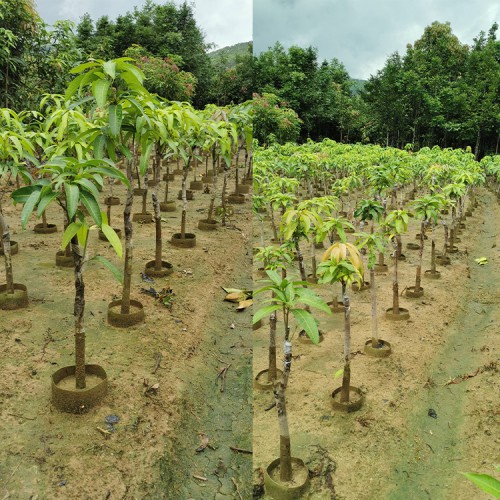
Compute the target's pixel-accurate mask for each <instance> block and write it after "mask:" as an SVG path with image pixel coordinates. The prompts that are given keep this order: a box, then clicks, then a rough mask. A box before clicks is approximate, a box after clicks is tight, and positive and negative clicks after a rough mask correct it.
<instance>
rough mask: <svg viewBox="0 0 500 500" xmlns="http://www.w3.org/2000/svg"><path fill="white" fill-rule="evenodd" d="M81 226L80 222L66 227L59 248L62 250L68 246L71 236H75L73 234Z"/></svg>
mask: <svg viewBox="0 0 500 500" xmlns="http://www.w3.org/2000/svg"><path fill="white" fill-rule="evenodd" d="M81 226H82V223H81V222H72V223H71V224H69V225H68V227H67V228H66V230H65V231H64V234H63V237H62V243H61V246H62V249H63V250H64V249H65V248H66V247H67V246H68V244H69V242H70V241H71V240H72V239H73V236H75V234H76V233H77V232H78V231H79V230H80V227H81Z"/></svg>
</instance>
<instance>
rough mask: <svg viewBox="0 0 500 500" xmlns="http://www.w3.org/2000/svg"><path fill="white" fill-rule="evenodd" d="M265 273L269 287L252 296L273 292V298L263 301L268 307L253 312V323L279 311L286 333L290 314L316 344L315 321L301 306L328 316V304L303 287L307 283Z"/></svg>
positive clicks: (317, 333)
mask: <svg viewBox="0 0 500 500" xmlns="http://www.w3.org/2000/svg"><path fill="white" fill-rule="evenodd" d="M266 273H267V275H268V277H269V280H267V282H268V283H269V285H267V286H264V287H263V288H260V289H259V290H257V291H255V292H254V294H255V295H256V294H259V293H262V292H265V291H271V292H273V296H272V298H270V299H266V300H265V301H264V302H269V303H270V305H267V306H264V307H262V308H260V309H259V310H257V311H256V312H255V314H254V317H253V322H254V323H257V322H258V321H259V320H260V319H262V318H264V317H265V316H268V315H269V314H271V313H272V312H273V311H278V310H280V309H281V310H282V311H283V314H284V321H285V329H286V331H287V330H288V327H289V325H288V318H289V315H290V314H292V315H293V317H294V318H295V320H296V321H297V324H298V326H299V327H300V328H301V329H302V330H304V331H305V332H306V334H307V335H308V336H309V338H310V339H311V341H312V342H313V343H314V344H318V343H319V331H318V325H317V323H316V320H315V319H314V316H313V315H312V314H311V313H310V312H309V311H306V310H305V309H302V308H301V306H302V305H307V306H309V307H312V308H315V309H318V310H320V311H323V312H325V313H328V314H329V313H331V311H330V308H329V306H328V304H326V302H325V301H324V300H323V299H321V298H320V297H318V296H317V295H316V294H315V293H314V292H313V291H312V290H310V289H309V288H305V287H304V285H307V283H304V282H302V281H291V280H290V279H288V278H281V277H280V276H279V275H278V273H276V272H275V271H272V270H267V271H266Z"/></svg>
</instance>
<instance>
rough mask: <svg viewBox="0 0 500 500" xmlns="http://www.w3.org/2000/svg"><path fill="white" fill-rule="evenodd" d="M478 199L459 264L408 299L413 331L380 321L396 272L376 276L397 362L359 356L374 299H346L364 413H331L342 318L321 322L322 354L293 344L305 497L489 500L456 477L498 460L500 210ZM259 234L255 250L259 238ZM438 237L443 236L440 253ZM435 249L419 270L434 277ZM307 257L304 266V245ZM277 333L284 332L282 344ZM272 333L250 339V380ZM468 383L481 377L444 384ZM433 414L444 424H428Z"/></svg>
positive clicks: (260, 397) (272, 426) (272, 418)
mask: <svg viewBox="0 0 500 500" xmlns="http://www.w3.org/2000/svg"><path fill="white" fill-rule="evenodd" d="M478 200H479V207H478V208H477V209H476V210H475V212H474V214H473V216H472V217H469V218H468V219H467V221H466V226H467V227H466V229H465V230H464V232H463V235H461V236H460V238H461V242H460V243H458V244H457V246H458V247H459V250H460V251H459V253H457V254H453V255H451V265H450V266H446V267H444V266H438V269H439V270H440V271H441V273H442V277H441V279H440V280H424V281H423V287H424V289H425V293H424V296H423V297H421V298H419V299H409V298H405V297H401V304H400V305H401V306H402V307H405V308H407V309H409V311H410V315H411V316H410V319H409V320H408V321H402V322H394V321H389V320H387V319H385V318H384V312H385V309H387V308H389V307H391V306H392V270H391V268H389V272H388V273H387V275H385V276H377V294H378V322H379V331H380V337H381V338H382V339H384V340H386V341H388V342H390V343H391V344H392V348H393V353H392V355H391V357H389V358H386V359H376V358H370V357H368V356H366V355H365V354H364V353H363V346H364V343H365V341H366V340H368V339H369V337H370V335H371V334H370V332H371V325H370V291H369V290H366V291H362V292H356V293H354V292H351V293H350V298H351V327H352V351H353V352H354V358H353V361H352V379H351V384H352V385H354V386H357V387H359V388H361V389H362V390H363V392H364V393H365V397H366V400H365V404H364V406H363V407H362V408H361V409H360V410H359V411H357V412H354V413H350V414H339V413H336V412H334V411H333V410H332V407H331V403H330V397H331V393H332V391H333V390H334V389H335V388H337V387H338V386H339V385H340V379H335V378H334V374H335V372H336V371H337V370H339V369H340V368H341V367H342V364H343V363H342V352H343V315H342V314H335V315H332V316H327V315H325V314H320V315H319V316H318V317H319V319H320V328H321V329H322V330H324V331H325V332H326V334H325V340H324V341H323V342H322V343H321V344H320V345H319V346H313V345H304V344H301V343H298V342H294V353H293V355H294V359H293V365H292V374H291V377H290V382H289V386H288V390H287V402H288V415H289V424H290V432H291V441H292V454H293V456H296V457H299V458H302V459H303V460H304V461H305V462H306V464H307V465H308V466H309V469H310V470H311V471H314V472H315V473H316V475H315V476H314V474H311V475H312V476H313V477H312V479H311V486H310V488H309V490H308V492H307V493H306V494H305V495H304V498H310V499H315V500H316V499H318V500H320V499H333V498H340V499H346V500H373V499H391V500H403V499H404V500H409V499H411V500H413V499H414V500H421V499H432V500H441V499H453V500H470V499H472V498H474V499H480V498H485V499H486V498H489V496H488V495H486V494H485V493H483V492H482V491H480V490H479V489H478V488H477V487H476V486H474V485H473V484H472V483H470V482H468V481H467V480H466V479H465V478H464V477H463V476H461V475H460V474H459V472H460V471H462V472H481V473H488V474H492V475H495V474H496V472H495V469H494V465H495V464H498V463H499V458H500V457H499V453H498V450H499V449H500V448H499V444H500V428H499V425H498V424H499V422H498V418H499V411H500V408H499V406H498V402H499V401H500V391H499V376H498V364H497V363H498V352H499V351H498V335H499V330H500V327H499V325H500V310H499V308H498V304H499V302H500V286H499V283H500V252H499V249H500V236H499V230H500V206H499V204H498V202H497V200H496V198H495V196H494V195H493V194H492V193H491V192H490V191H487V190H485V189H483V190H481V191H480V195H479V196H478ZM417 229H418V228H417V225H416V223H412V225H411V227H410V231H409V233H408V235H406V236H405V237H404V238H403V252H404V254H405V255H406V257H407V260H406V262H401V263H400V265H399V278H400V279H399V283H400V291H403V289H404V288H405V287H406V286H411V285H413V284H414V281H415V268H416V263H417V253H418V252H416V251H414V250H406V248H405V247H406V243H408V242H413V241H416V240H415V234H416V233H417V232H418V231H417ZM254 231H255V234H254V239H255V240H257V241H258V234H257V227H256V228H255V229H254ZM442 233H443V231H442V228H441V227H439V228H438V230H437V231H436V242H437V248H438V249H441V247H442V245H443V234H442ZM268 237H270V235H268ZM351 240H352V237H351ZM429 242H430V240H429V241H428V242H427V247H426V250H425V253H424V266H423V267H424V269H428V268H429V267H430V266H429V264H430V244H429ZM304 253H305V255H306V261H307V256H308V255H309V253H308V251H306V248H305V246H304ZM317 255H318V258H319V257H320V255H321V251H320V250H318V254H317ZM478 257H486V258H487V259H488V264H487V265H485V266H479V265H478V264H477V263H476V262H475V261H474V259H475V258H478ZM386 262H387V260H386ZM307 263H309V262H308V261H307ZM389 263H390V262H389ZM255 269H256V266H255V265H254V270H255ZM254 275H255V274H254ZM317 290H318V291H319V294H320V295H321V296H323V297H324V298H325V299H327V300H331V297H332V293H338V292H339V291H340V289H338V290H337V288H335V290H332V287H328V286H326V285H321V286H319V287H318V289H317ZM280 327H282V323H281V322H280V323H278V332H279V334H280V335H282V330H280V329H279V328H280ZM268 332H269V327H268V325H265V326H263V327H262V328H260V329H259V330H257V331H256V332H255V334H254V376H255V374H256V373H257V372H259V371H260V370H262V369H264V368H266V363H267V343H268ZM280 339H281V340H280V344H281V342H282V337H280ZM295 340H296V336H295ZM280 359H281V356H280ZM478 369H480V370H479V372H478V371H477V370H478ZM465 374H475V376H473V377H471V378H468V379H467V380H464V381H461V382H460V383H458V384H448V385H447V382H448V381H449V380H450V379H455V377H459V376H462V375H465ZM270 403H272V395H271V394H269V393H265V392H260V391H254V468H255V469H257V473H256V474H255V479H254V481H256V482H258V477H259V474H258V470H259V469H262V468H264V467H265V466H266V465H267V464H269V463H270V462H271V461H272V460H274V459H275V458H276V457H277V456H278V453H279V432H278V422H277V415H276V409H275V408H273V409H272V410H270V411H265V408H266V407H268V406H269V404H270ZM430 409H433V410H434V411H435V413H436V415H437V418H432V417H430V416H429V410H430Z"/></svg>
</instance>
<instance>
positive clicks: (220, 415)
mask: <svg viewBox="0 0 500 500" xmlns="http://www.w3.org/2000/svg"><path fill="white" fill-rule="evenodd" d="M242 174H243V169H241V174H240V175H242ZM192 175H193V174H190V177H189V180H191V179H192ZM233 175H234V174H233ZM218 186H219V187H218V189H219V191H220V186H221V180H219V185H218ZM10 189H12V187H11V188H10ZM179 189H180V176H176V179H175V181H174V183H173V187H172V189H171V192H172V193H173V194H174V196H173V197H172V198H176V195H177V192H178V190H179ZM229 189H230V191H232V190H233V189H234V179H232V180H231V181H230V184H229ZM114 194H115V195H118V196H119V197H120V198H121V202H122V205H120V206H117V207H113V208H112V221H113V225H118V223H119V222H120V221H121V213H122V211H123V202H124V199H125V196H124V189H123V188H120V187H116V188H115V193H114ZM209 199H210V195H209V194H204V193H202V192H201V191H197V192H196V193H195V199H194V200H193V201H192V202H190V203H189V210H188V225H187V227H188V231H190V232H194V233H195V234H196V236H197V245H196V247H195V248H193V249H187V250H183V249H178V248H174V247H173V246H171V245H170V244H169V243H168V240H169V238H170V236H171V235H172V233H174V232H179V231H180V214H181V211H180V208H181V203H182V202H180V201H178V202H177V205H178V208H177V211H176V212H172V213H163V214H162V216H163V217H164V219H165V222H164V223H163V224H162V227H163V238H164V243H163V256H164V259H165V260H167V261H169V262H170V263H172V264H173V266H174V273H173V274H172V275H170V276H169V277H167V278H161V279H157V280H156V282H155V283H154V284H151V283H146V282H144V281H142V279H141V272H143V271H144V264H145V262H146V261H148V260H152V259H153V258H154V225H153V224H143V225H140V224H137V223H134V236H133V241H134V265H133V284H132V290H133V291H132V297H133V298H135V299H137V300H140V301H141V302H142V303H143V304H144V308H145V311H146V321H145V323H144V324H142V325H139V326H136V327H132V328H129V329H118V328H113V327H110V326H108V325H107V322H106V311H107V304H108V303H109V302H110V301H111V300H113V297H116V296H119V295H120V293H121V287H120V284H119V283H118V282H117V281H115V280H114V278H113V277H112V275H111V274H110V273H109V271H107V270H106V269H104V268H103V267H102V266H100V265H98V264H95V263H89V265H88V267H87V269H86V270H85V273H84V280H85V285H86V288H85V298H86V309H85V328H86V336H87V351H86V352H87V362H90V363H97V364H99V365H101V366H102V367H103V368H104V369H105V370H106V372H107V375H108V379H109V394H108V395H107V397H106V398H105V400H104V401H103V402H102V403H101V404H100V405H98V406H97V407H95V408H92V409H90V410H89V411H88V412H87V413H84V414H82V415H72V414H65V413H61V412H59V411H57V410H56V409H55V408H53V407H52V405H51V402H50V376H51V374H52V373H53V372H54V371H55V370H57V369H58V368H59V367H62V366H65V365H70V364H73V362H74V361H73V351H74V347H73V346H74V341H73V330H74V323H73V315H72V314H73V310H72V308H73V300H74V283H73V281H74V278H73V273H72V270H71V269H59V268H57V267H56V266H55V253H56V251H57V250H59V247H60V241H61V232H60V231H61V227H62V214H61V213H60V212H59V211H58V210H57V208H56V207H51V208H50V209H49V210H48V214H47V216H48V221H49V222H53V223H56V224H57V225H58V226H59V232H58V233H55V234H51V235H37V234H35V233H34V232H33V230H32V229H33V226H34V224H35V223H36V222H38V221H36V220H35V218H34V217H33V218H32V219H31V220H30V222H29V225H28V228H27V230H25V231H23V230H21V228H20V224H19V221H20V211H21V207H13V206H11V205H9V203H8V201H5V200H4V212H5V215H6V217H7V218H8V221H9V223H10V226H11V230H12V235H11V237H12V239H13V240H15V241H18V242H19V247H20V251H19V253H18V254H17V255H15V256H13V265H14V279H15V282H17V283H23V284H25V285H26V286H27V287H28V293H29V306H28V307H27V308H26V309H22V310H18V311H1V312H0V334H1V337H2V356H1V358H0V374H1V377H0V415H1V420H2V426H0V442H1V443H2V446H1V447H0V498H2V499H18V498H19V499H28V498H33V499H34V498H39V499H42V498H43V499H46V498H61V499H62V498H64V499H69V498H78V499H81V498H91V499H94V498H100V499H105V498H106V499H107V498H110V499H118V498H127V499H128V498H155V499H156V498H168V499H170V498H172V499H182V498H185V499H188V498H193V499H196V500H198V499H205V498H214V499H220V498H239V497H238V492H237V488H238V490H239V492H240V494H241V496H242V497H243V498H249V494H250V493H249V492H250V488H251V479H250V477H251V467H252V464H251V455H250V454H248V453H244V452H239V451H234V450H232V449H231V448H230V446H231V447H233V448H239V449H241V450H244V451H251V448H252V441H251V431H250V429H251V387H250V384H249V379H250V376H251V340H252V339H251V325H250V318H251V316H250V314H251V312H250V311H251V309H247V310H245V311H242V312H237V311H236V304H234V303H230V302H224V301H223V299H224V297H225V293H224V291H223V290H222V289H221V287H232V288H251V242H250V235H251V224H250V216H249V214H250V202H249V199H248V195H247V201H246V203H245V204H243V205H236V206H235V210H234V215H233V216H231V217H230V219H229V220H228V223H227V225H226V227H219V229H218V230H217V231H214V232H206V231H205V232H204V231H200V230H198V229H197V228H196V226H197V223H198V220H199V219H203V218H206V208H207V207H208V203H209ZM219 204H220V202H219ZM139 207H140V199H138V198H136V199H135V201H134V208H133V210H132V212H139V211H140V208H139ZM148 209H149V210H151V209H152V208H151V202H150V200H148ZM219 226H220V225H219ZM97 252H99V253H100V254H102V255H104V256H107V257H108V258H110V259H111V260H114V261H115V262H116V263H117V264H119V262H118V259H117V258H116V257H115V256H114V255H113V253H112V251H111V249H110V246H109V244H107V243H105V242H102V241H99V240H98V238H97V234H92V235H91V244H90V248H89V254H90V256H92V255H94V254H95V253H97ZM4 282H5V272H4V268H3V257H2V268H1V271H0V283H4ZM150 286H153V287H155V288H156V289H157V290H161V289H162V288H163V287H167V286H168V287H171V288H172V289H173V291H174V293H175V297H174V299H175V300H174V303H173V306H172V308H171V310H169V309H167V308H166V307H164V306H163V305H162V304H159V303H155V301H154V299H153V297H151V296H149V295H145V294H142V293H141V288H148V289H149V287H150ZM232 324H233V325H234V328H231V325H232ZM159 355H161V358H159ZM158 359H160V364H159V367H157V369H156V371H155V372H154V373H153V371H154V369H155V367H156V361H157V360H158ZM228 365H229V368H228V369H227V373H226V378H225V384H224V390H223V391H221V388H220V384H217V383H216V381H217V374H218V373H219V372H220V371H221V369H223V368H224V367H227V366H228ZM155 384H158V389H157V390H152V391H149V392H148V391H147V389H148V387H151V386H154V385H155ZM110 415H116V416H117V417H119V422H118V423H117V424H116V425H114V432H111V433H110V434H105V433H104V434H103V433H102V432H101V431H100V430H99V429H103V430H104V431H106V430H108V429H109V427H107V425H106V423H105V418H106V417H108V416H110ZM111 430H113V429H111ZM205 436H206V438H208V446H206V448H205V449H204V450H203V451H199V452H196V451H195V450H196V449H197V448H198V447H199V446H200V443H201V442H202V441H203V438H205ZM205 443H206V441H205ZM195 476H197V477H198V478H199V479H197V478H196V477H195Z"/></svg>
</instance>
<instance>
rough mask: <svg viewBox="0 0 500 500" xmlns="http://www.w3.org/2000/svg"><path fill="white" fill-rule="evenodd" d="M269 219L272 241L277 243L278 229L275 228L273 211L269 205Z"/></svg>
mask: <svg viewBox="0 0 500 500" xmlns="http://www.w3.org/2000/svg"><path fill="white" fill-rule="evenodd" d="M269 217H270V219H271V227H272V228H273V238H274V241H275V242H279V237H278V228H277V227H276V221H275V220H274V210H273V205H272V204H269Z"/></svg>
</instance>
